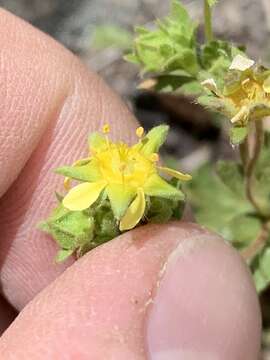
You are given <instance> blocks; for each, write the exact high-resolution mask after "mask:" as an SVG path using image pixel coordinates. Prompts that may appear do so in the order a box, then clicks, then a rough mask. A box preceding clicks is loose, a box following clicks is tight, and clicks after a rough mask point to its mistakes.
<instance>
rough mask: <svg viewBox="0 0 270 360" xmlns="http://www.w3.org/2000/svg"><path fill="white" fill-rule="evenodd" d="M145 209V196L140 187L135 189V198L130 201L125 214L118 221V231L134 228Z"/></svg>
mask: <svg viewBox="0 0 270 360" xmlns="http://www.w3.org/2000/svg"><path fill="white" fill-rule="evenodd" d="M144 211H145V197H144V192H143V189H142V188H139V189H138V191H137V196H136V198H135V199H134V200H133V201H132V203H131V205H130V206H129V208H128V209H127V211H126V213H125V215H124V216H123V218H122V219H121V221H120V226H119V228H120V231H124V230H129V229H132V228H134V227H135V226H136V225H137V224H138V222H139V221H140V220H141V218H142V217H143V214H144Z"/></svg>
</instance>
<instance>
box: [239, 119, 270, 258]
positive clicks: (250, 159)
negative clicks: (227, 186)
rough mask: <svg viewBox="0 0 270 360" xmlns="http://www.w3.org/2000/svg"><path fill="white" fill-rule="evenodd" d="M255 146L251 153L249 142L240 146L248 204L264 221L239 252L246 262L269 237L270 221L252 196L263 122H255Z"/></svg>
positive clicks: (261, 144)
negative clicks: (251, 240) (255, 234)
mask: <svg viewBox="0 0 270 360" xmlns="http://www.w3.org/2000/svg"><path fill="white" fill-rule="evenodd" d="M254 123H255V144H254V149H253V151H251V150H250V142H249V140H248V139H246V140H245V141H244V142H243V143H242V144H241V145H240V148H239V150H240V157H241V160H242V164H243V168H244V174H245V188H246V196H247V199H248V200H249V202H250V203H251V204H252V205H253V207H254V208H255V210H256V211H257V213H258V215H259V216H260V217H261V218H262V219H264V220H263V222H262V228H261V231H260V233H259V234H258V236H257V238H256V239H255V240H254V241H253V242H252V243H251V244H250V245H249V246H248V247H247V248H246V249H244V250H243V251H242V252H241V255H242V256H243V258H244V259H245V260H247V261H250V260H252V259H253V258H254V257H255V256H256V255H257V254H258V252H259V251H260V250H261V249H262V248H263V247H264V245H265V243H266V241H267V239H268V237H269V230H270V229H269V225H270V220H269V216H268V218H267V217H266V215H265V213H264V211H263V209H262V208H261V206H260V203H259V202H258V201H257V199H256V196H255V195H254V192H253V191H254V186H255V181H256V179H255V170H256V164H257V161H258V160H259V157H260V153H261V150H262V147H263V144H264V130H263V120H255V121H254Z"/></svg>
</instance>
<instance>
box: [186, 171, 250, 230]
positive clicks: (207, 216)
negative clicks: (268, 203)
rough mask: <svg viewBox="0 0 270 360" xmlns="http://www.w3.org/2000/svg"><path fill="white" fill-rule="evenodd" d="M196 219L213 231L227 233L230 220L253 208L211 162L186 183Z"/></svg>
mask: <svg viewBox="0 0 270 360" xmlns="http://www.w3.org/2000/svg"><path fill="white" fill-rule="evenodd" d="M184 189H185V190H186V193H187V197H188V199H189V201H190V203H191V206H192V208H193V210H194V213H195V217H196V220H197V221H198V222H199V223H200V224H201V225H204V226H206V227H208V228H209V229H211V230H214V231H216V232H218V233H220V234H226V233H227V228H228V226H229V223H230V222H231V221H232V220H233V219H234V218H235V217H236V216H240V215H246V214H247V213H250V212H251V211H252V210H253V208H252V206H251V205H250V203H249V202H248V201H247V200H245V199H243V198H242V196H236V194H235V193H234V192H232V191H231V190H230V189H229V188H228V187H227V186H226V185H224V184H223V182H222V181H221V180H220V179H219V178H218V176H217V175H216V174H215V171H214V169H213V167H211V166H210V165H209V164H205V165H204V166H202V167H201V168H200V169H199V170H198V171H197V172H196V173H195V174H193V180H192V181H191V182H190V183H187V185H186V186H184Z"/></svg>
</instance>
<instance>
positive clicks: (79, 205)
mask: <svg viewBox="0 0 270 360" xmlns="http://www.w3.org/2000/svg"><path fill="white" fill-rule="evenodd" d="M105 186H106V183H105V182H104V181H100V182H94V183H83V184H80V185H77V186H75V187H74V188H73V189H71V190H70V191H69V193H68V194H67V195H66V196H65V197H64V199H63V205H64V207H66V208H67V209H69V210H71V211H80V210H85V209H87V208H89V206H91V205H92V204H93V203H94V202H95V201H96V200H97V198H98V197H99V194H100V193H101V191H102V190H103V189H104V187H105Z"/></svg>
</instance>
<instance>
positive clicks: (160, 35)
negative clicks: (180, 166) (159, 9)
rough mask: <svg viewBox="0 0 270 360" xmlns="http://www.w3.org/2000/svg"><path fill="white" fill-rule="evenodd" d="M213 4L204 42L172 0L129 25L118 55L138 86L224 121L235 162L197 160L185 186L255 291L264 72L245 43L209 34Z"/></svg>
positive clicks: (269, 92)
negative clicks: (237, 256)
mask: <svg viewBox="0 0 270 360" xmlns="http://www.w3.org/2000/svg"><path fill="white" fill-rule="evenodd" d="M215 3H216V1H215V0H204V18H205V24H204V25H205V41H204V43H200V42H198V40H197V24H196V23H195V22H194V21H193V20H192V19H191V17H190V16H189V14H188V12H187V11H186V10H185V8H184V7H183V6H182V5H181V4H180V2H179V1H178V0H173V1H172V4H171V11H170V14H169V16H167V17H166V18H165V19H164V20H161V21H160V20H158V21H157V22H156V27H155V29H151V30H149V29H147V28H144V27H139V28H136V29H135V32H136V37H135V40H134V44H133V49H132V52H131V53H130V54H129V55H127V56H126V59H127V60H128V61H131V62H132V63H135V64H137V65H139V67H140V69H141V74H142V75H143V76H144V77H145V78H146V79H147V80H144V82H143V86H142V87H145V88H149V87H151V89H153V90H156V91H161V92H171V93H173V94H177V93H183V94H187V95H190V96H192V97H193V98H194V97H195V98H196V101H197V102H198V103H200V104H201V105H203V106H205V107H206V108H207V109H209V110H210V111H212V112H216V113H218V114H221V115H222V116H223V118H224V120H223V121H224V122H223V123H224V124H226V122H227V124H229V123H230V124H231V126H230V132H229V134H228V141H230V142H231V144H232V145H233V146H234V148H235V152H236V155H237V156H236V159H238V158H239V160H235V161H219V162H218V163H217V164H216V166H215V168H213V166H212V165H211V164H205V165H204V166H203V167H201V168H200V169H199V170H198V171H197V172H196V173H195V174H194V176H193V181H192V182H190V183H189V184H188V185H187V186H186V191H187V194H188V198H189V200H190V202H191V204H192V206H193V209H194V212H195V215H196V218H197V221H198V222H199V223H201V224H202V225H205V226H207V227H208V228H209V229H212V230H214V231H216V232H218V233H220V234H221V235H222V236H223V237H224V238H225V239H227V240H228V241H230V242H231V243H232V244H233V246H234V247H235V248H236V249H238V250H239V251H240V252H241V254H242V256H243V257H244V258H245V260H246V261H247V263H248V264H249V265H250V268H251V270H252V272H253V275H254V280H255V283H256V287H257V290H258V292H261V291H262V290H264V289H266V288H267V287H268V286H269V285H270V134H269V133H268V131H267V129H266V127H265V126H264V118H265V117H266V116H268V115H270V70H269V69H266V68H265V67H264V66H262V65H261V64H259V63H256V62H255V61H253V60H251V59H249V58H248V57H247V55H246V53H245V48H243V47H238V46H235V45H233V44H232V43H230V42H228V41H223V40H219V39H217V38H216V37H215V36H214V34H213V30H212V10H213V9H212V8H213V6H214V5H215ZM149 79H151V81H149ZM144 84H145V86H144ZM226 119H228V120H226ZM225 128H227V126H225Z"/></svg>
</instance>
